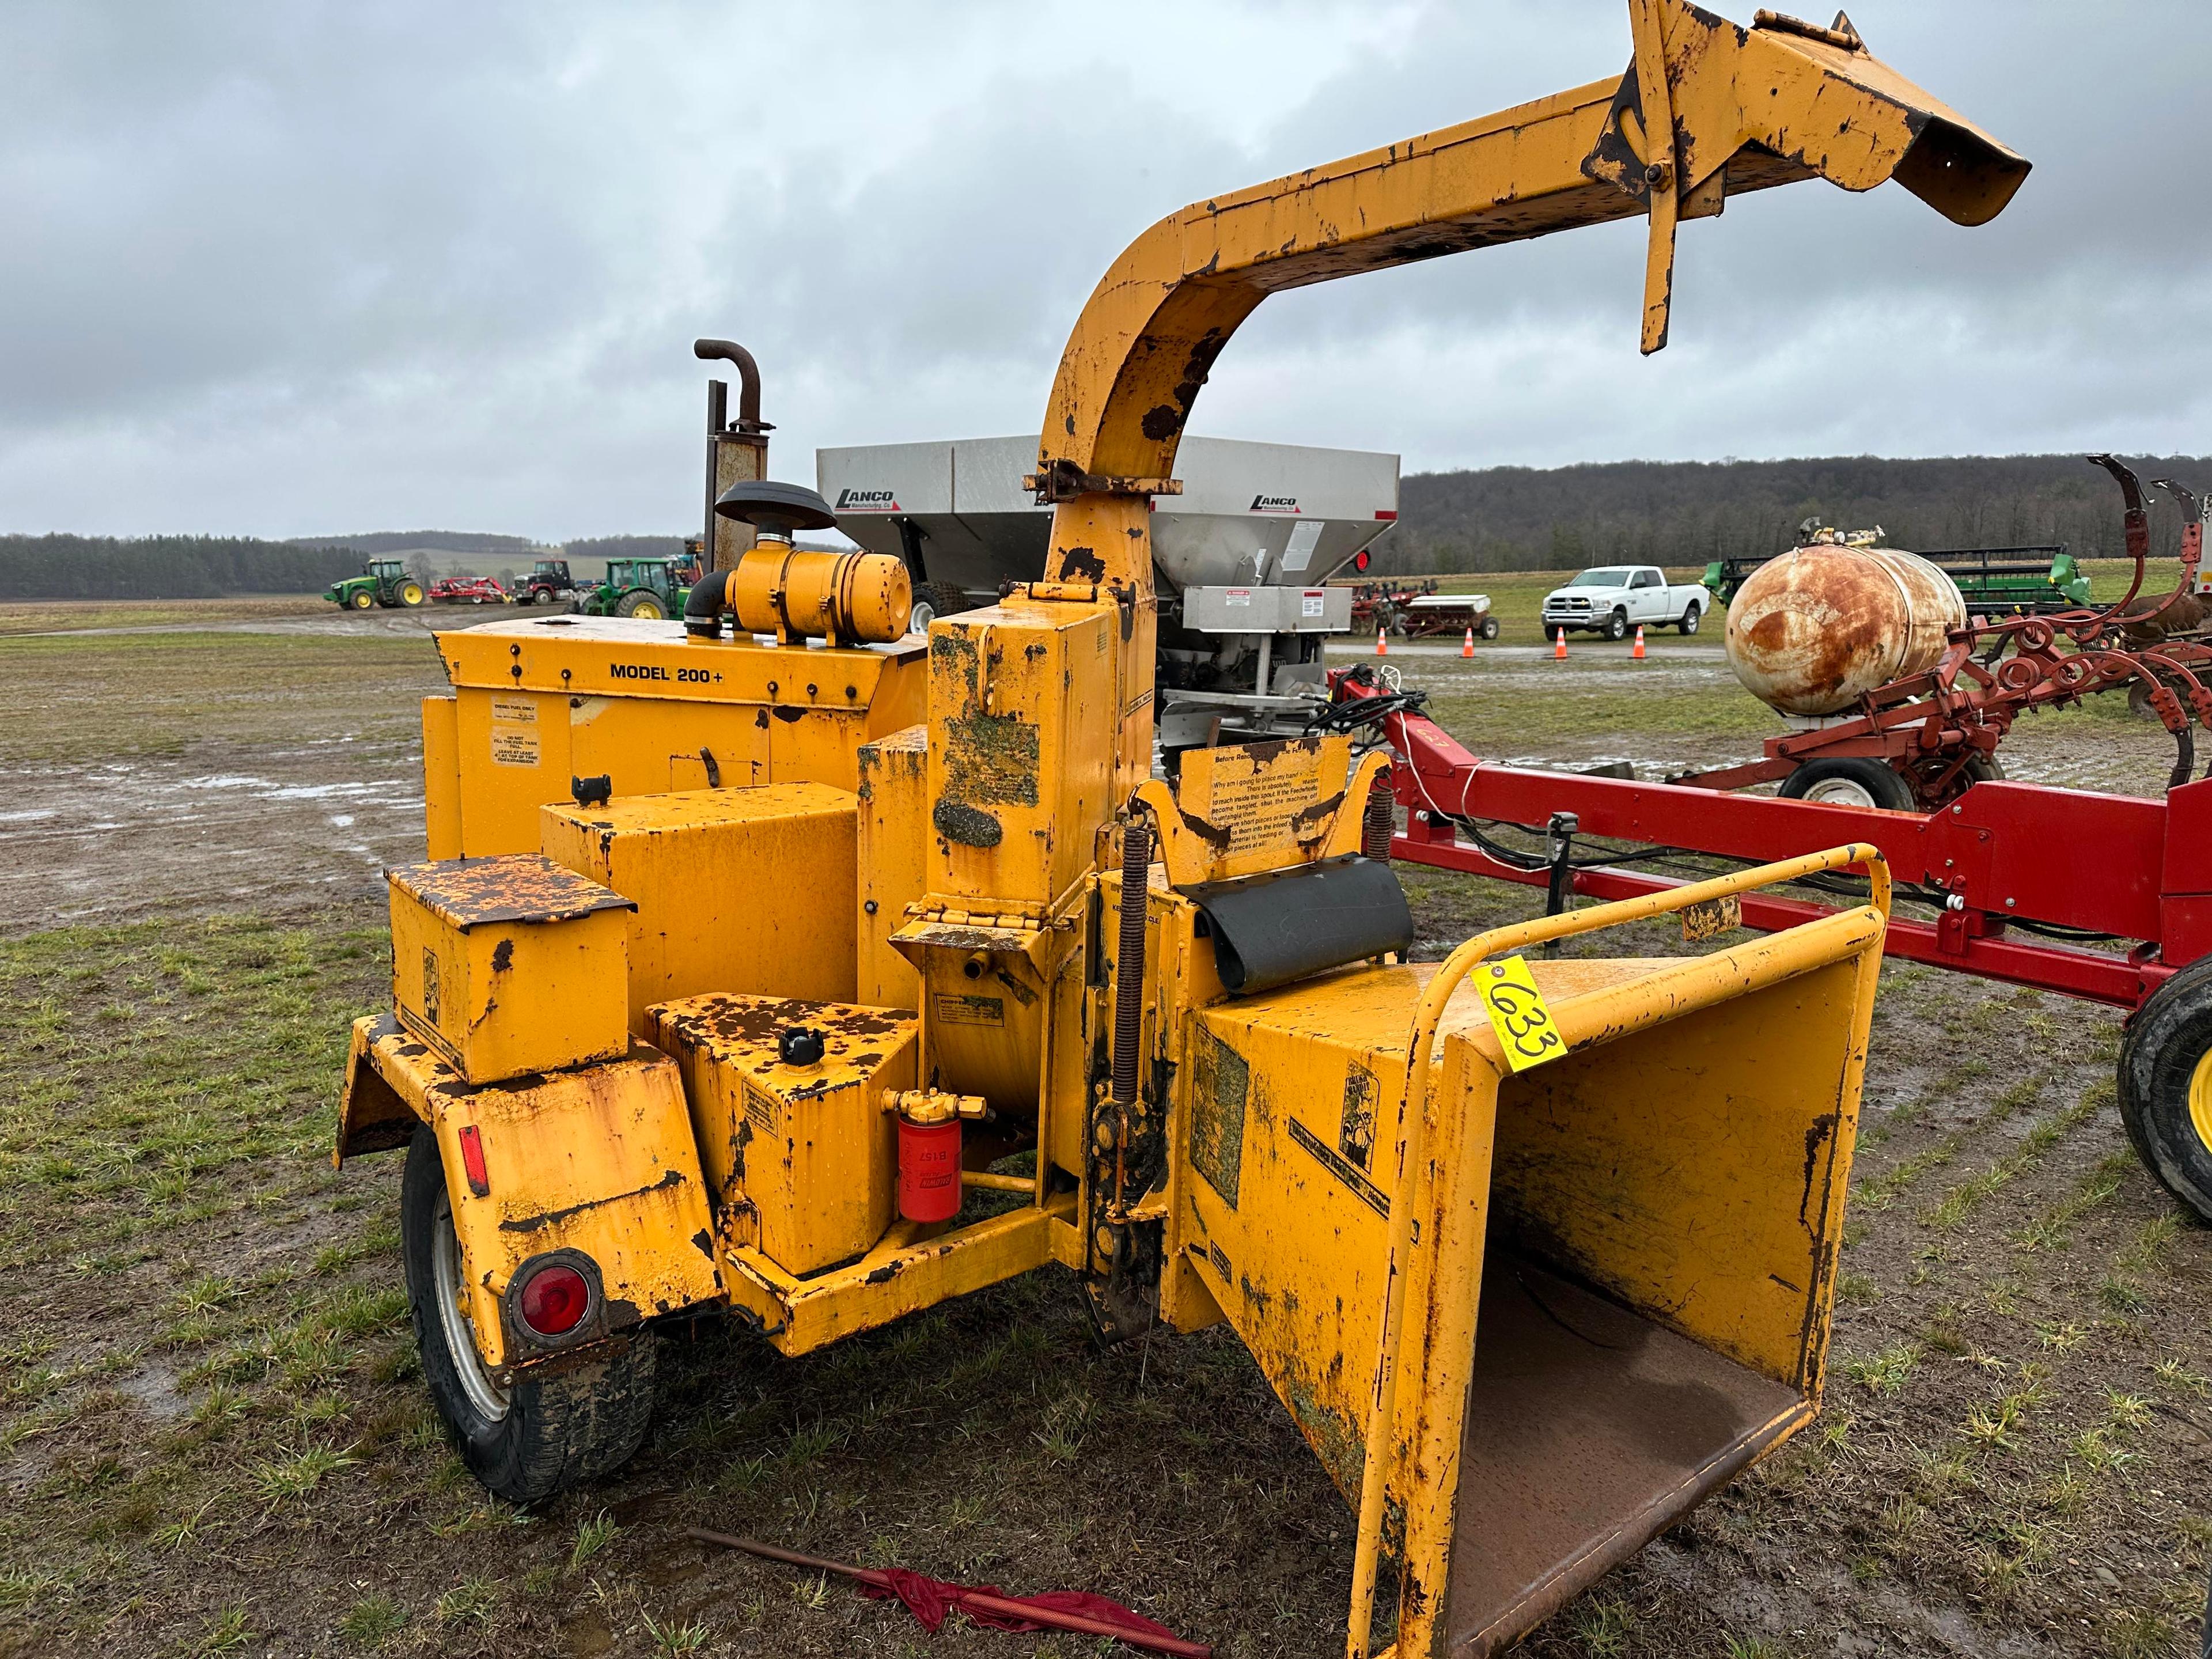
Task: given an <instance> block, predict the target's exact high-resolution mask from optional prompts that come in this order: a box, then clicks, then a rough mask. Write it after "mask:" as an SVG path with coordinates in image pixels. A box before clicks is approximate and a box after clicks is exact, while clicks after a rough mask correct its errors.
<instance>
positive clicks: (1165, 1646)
mask: <svg viewBox="0 0 2212 1659" xmlns="http://www.w3.org/2000/svg"><path fill="white" fill-rule="evenodd" d="M684 1536H685V1537H686V1538H696V1539H697V1540H698V1541H700V1542H701V1543H702V1544H720V1545H722V1546H723V1547H726V1548H728V1549H733V1550H743V1551H744V1553H746V1554H748V1555H758V1556H762V1557H764V1558H765V1559H768V1560H770V1561H781V1562H782V1563H783V1564H784V1565H787V1566H793V1567H805V1569H806V1570H807V1571H810V1572H834V1573H836V1574H837V1575H838V1576H839V1577H844V1578H852V1579H857V1580H858V1581H859V1582H860V1583H863V1584H872V1585H873V1586H875V1588H876V1589H880V1590H888V1589H890V1588H891V1581H890V1575H889V1574H887V1573H881V1572H877V1571H873V1570H872V1569H870V1568H867V1567H855V1566H848V1565H846V1564H845V1563H844V1562H842V1561H824V1560H821V1559H818V1558H817V1557H815V1556H811V1555H801V1554H800V1553H799V1552H798V1551H796V1550H787V1549H778V1548H777V1547H775V1545H774V1544H763V1543H762V1542H761V1541H759V1540H758V1539H757V1538H733V1537H732V1536H731V1535H730V1534H728V1533H726V1532H708V1530H707V1529H706V1528H704V1527H686V1528H684ZM949 1588H951V1589H952V1595H951V1601H952V1602H953V1604H954V1605H955V1606H957V1607H974V1608H975V1609H976V1610H977V1611H978V1612H981V1613H1000V1614H1003V1615H1005V1616H1006V1617H1007V1618H1012V1619H1026V1620H1029V1621H1030V1623H1031V1624H1033V1625H1042V1626H1046V1627H1047V1628H1048V1629H1051V1630H1069V1631H1074V1632H1078V1633H1079V1634H1081V1635H1085V1636H1110V1637H1112V1638H1114V1639H1115V1641H1117V1642H1126V1643H1127V1644H1129V1645H1130V1646H1131V1647H1133V1648H1150V1649H1151V1650H1152V1651H1154V1652H1156V1653H1171V1654H1175V1655H1176V1656H1177V1659H1212V1655H1213V1650H1212V1648H1211V1647H1209V1646H1208V1645H1207V1644H1205V1643H1203V1642H1186V1641H1184V1640H1183V1639H1182V1638H1181V1637H1177V1636H1155V1635H1153V1634H1152V1632H1150V1631H1141V1630H1131V1629H1130V1628H1129V1627H1128V1626H1126V1625H1116V1624H1111V1623H1109V1622H1108V1621H1107V1620H1103V1619H1089V1618H1085V1616H1084V1615H1083V1614H1081V1613H1061V1612H1059V1611H1058V1610H1057V1609H1055V1608H1052V1607H1035V1606H1032V1605H1031V1604H1030V1603H1029V1602H1027V1601H1011V1600H1009V1599H1007V1598H1006V1597H1005V1596H1000V1595H986V1594H984V1593H983V1592H982V1591H981V1590H971V1589H960V1588H958V1587H957V1585H956V1586H951V1587H949Z"/></svg>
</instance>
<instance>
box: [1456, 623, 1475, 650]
mask: <svg viewBox="0 0 2212 1659" xmlns="http://www.w3.org/2000/svg"><path fill="white" fill-rule="evenodd" d="M1459 653H1460V655H1461V656H1462V657H1471V656H1473V655H1474V629H1472V628H1470V629H1468V630H1467V637H1466V638H1465V639H1464V640H1462V641H1460V647H1459Z"/></svg>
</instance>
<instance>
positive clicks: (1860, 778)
mask: <svg viewBox="0 0 2212 1659" xmlns="http://www.w3.org/2000/svg"><path fill="white" fill-rule="evenodd" d="M1774 793H1776V794H1778V795H1780V796H1783V797H1784V799H1789V800H1819V801H1829V802H1832V803H1833V804H1834V805H1838V806H1879V807H1881V808H1883V809H1884V810H1886V811H1892V812H1909V811H1911V810H1912V789H1911V785H1909V784H1907V783H1906V782H1905V780H1904V779H1903V778H1901V777H1899V776H1898V775H1897V774H1896V773H1895V772H1893V771H1892V770H1891V769H1889V768H1888V767H1887V766H1884V765H1883V764H1882V763H1881V762H1880V761H1876V760H1858V759H1845V760H1815V761H1807V762H1806V763H1804V764H1803V765H1802V766H1801V767H1799V768H1798V769H1796V771H1795V772H1792V773H1791V774H1790V775H1789V776H1788V777H1786V778H1784V779H1783V780H1782V782H1781V784H1780V786H1779V787H1778V788H1777V789H1776V790H1775V792H1774Z"/></svg>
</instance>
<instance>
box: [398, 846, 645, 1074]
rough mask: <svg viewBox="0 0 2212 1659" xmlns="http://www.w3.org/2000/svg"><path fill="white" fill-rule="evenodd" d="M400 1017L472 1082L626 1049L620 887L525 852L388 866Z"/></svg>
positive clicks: (625, 933) (624, 904)
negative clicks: (610, 886)
mask: <svg viewBox="0 0 2212 1659" xmlns="http://www.w3.org/2000/svg"><path fill="white" fill-rule="evenodd" d="M387 879H388V880H389V881H390V883H391V888H392V1002H393V1005H394V1007H395V1010H396V1012H398V1016H399V1022H400V1024H402V1025H403V1026H404V1027H405V1028H406V1030H407V1032H408V1034H409V1035H410V1036H413V1037H414V1038H416V1040H417V1041H418V1042H422V1043H424V1044H426V1045H427V1046H428V1047H429V1048H431V1049H432V1050H434V1051H435V1053H436V1054H438V1056H439V1057H440V1058H441V1059H442V1060H445V1061H446V1062H447V1064H448V1065H450V1066H453V1069H454V1070H455V1071H457V1072H459V1073H460V1074H461V1075H462V1077H464V1078H465V1079H467V1080H468V1081H469V1082H471V1083H472V1084H484V1083H498V1082H501V1081H503V1080H505V1079H508V1078H515V1077H522V1076H525V1075H526V1074H528V1073H533V1072H552V1071H558V1070H559V1069H560V1068H562V1066H584V1065H589V1064H592V1063H593V1062H596V1061H599V1060H617V1059H620V1058H621V1057H622V1056H623V1054H626V1053H628V1052H629V912H630V911H631V909H633V908H635V907H634V906H632V904H631V903H630V902H629V900H628V899H626V898H624V897H623V896H622V895H621V894H619V893H616V892H613V891H611V890H608V889H607V888H605V887H602V886H601V885H600V884H599V883H597V882H595V881H592V880H588V879H586V878H585V877H582V876H580V875H578V874H576V873H575V872H574V871H572V870H568V869H565V868H563V867H562V866H560V865H558V864H556V863H555V862H554V861H553V860H550V859H549V858H544V857H541V856H539V855H538V854H535V853H522V854H506V855H502V856H500V857H497V858H483V859H445V860H439V861H437V862H435V863H432V864H413V865H408V866H404V867H402V868H399V869H396V870H392V871H391V872H388V874H387Z"/></svg>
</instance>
